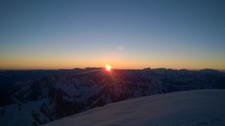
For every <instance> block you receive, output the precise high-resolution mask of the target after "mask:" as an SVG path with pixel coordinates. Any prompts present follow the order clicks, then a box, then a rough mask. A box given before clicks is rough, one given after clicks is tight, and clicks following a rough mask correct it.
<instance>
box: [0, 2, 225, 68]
mask: <svg viewBox="0 0 225 126" xmlns="http://www.w3.org/2000/svg"><path fill="white" fill-rule="evenodd" d="M105 64H110V65H112V68H124V69H125V68H129V69H142V68H145V67H151V68H159V67H164V68H173V69H181V68H186V69H203V68H213V69H225V1H224V0H102V1H99V0H1V1H0V69H59V68H65V69H72V68H75V67H80V68H85V67H104V66H105Z"/></svg>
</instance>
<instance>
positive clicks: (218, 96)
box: [44, 89, 225, 126]
mask: <svg viewBox="0 0 225 126" xmlns="http://www.w3.org/2000/svg"><path fill="white" fill-rule="evenodd" d="M224 97H225V90H219V89H210V90H195V91H183V92H175V93H167V94H160V95H153V96H146V97H141V98H135V99H131V100H126V101H122V102H116V103H112V104H108V105H105V106H103V107H99V108H95V109H92V110H89V111H86V112H83V113H80V114H76V115H73V116H69V117H66V118H62V119H59V120H56V121H53V122H50V123H47V124H45V125H44V126H75V125H76V126H77V125H80V126H94V125H96V126H102V125H107V126H114V125H116V126H121V125H129V126H132V125H134V126H143V125H144V126H145V125H148V126H149V125H151V126H165V125H166V126H183V125H185V126H187V125H188V126H189V125H195V126H202V125H204V126H213V125H216V126H220V125H221V126H222V125H223V126H224V125H225V98H224Z"/></svg>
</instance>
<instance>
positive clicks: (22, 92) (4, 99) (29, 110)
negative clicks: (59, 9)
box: [0, 68, 225, 126]
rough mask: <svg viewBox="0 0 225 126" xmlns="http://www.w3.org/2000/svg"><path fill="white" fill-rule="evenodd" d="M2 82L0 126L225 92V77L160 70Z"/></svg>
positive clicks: (27, 75) (83, 72)
mask: <svg viewBox="0 0 225 126" xmlns="http://www.w3.org/2000/svg"><path fill="white" fill-rule="evenodd" d="M0 82H1V84H0V101H1V103H0V124H2V125H4V126H12V125H21V126H32V125H33V126H35V125H41V124H45V123H48V122H51V121H54V120H58V119H60V118H63V117H66V116H70V115H74V114H78V113H80V112H84V111H87V110H90V109H93V108H96V107H101V106H104V105H106V104H109V103H113V102H119V101H124V100H129V99H134V98H137V97H141V96H150V95H156V94H165V93H170V92H178V91H189V90H199V89H225V73H223V72H220V71H217V70H212V69H204V70H199V71H189V70H186V69H181V70H173V69H164V68H160V69H150V68H146V69H143V70H121V69H113V70H111V71H106V70H104V69H102V68H86V69H78V68H76V69H73V70H30V71H0Z"/></svg>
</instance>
